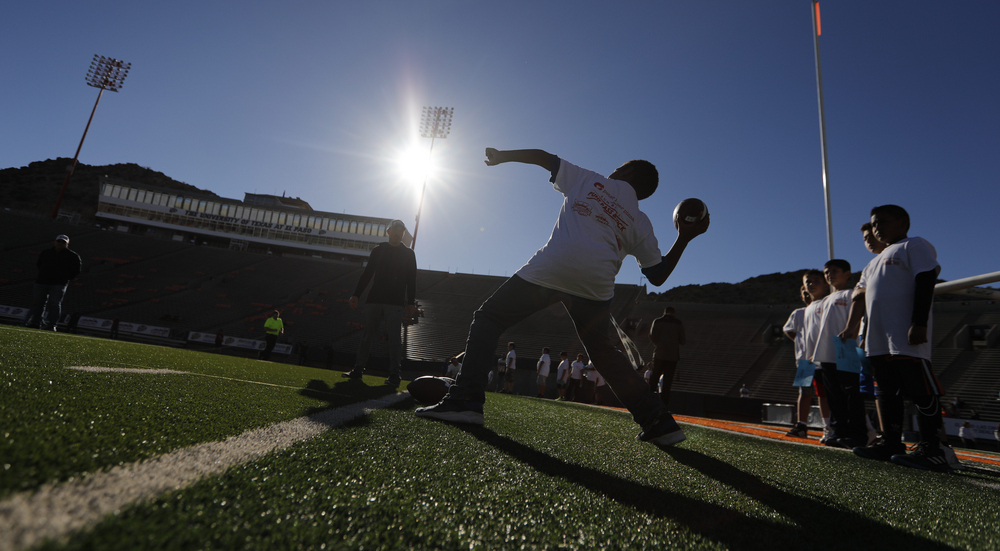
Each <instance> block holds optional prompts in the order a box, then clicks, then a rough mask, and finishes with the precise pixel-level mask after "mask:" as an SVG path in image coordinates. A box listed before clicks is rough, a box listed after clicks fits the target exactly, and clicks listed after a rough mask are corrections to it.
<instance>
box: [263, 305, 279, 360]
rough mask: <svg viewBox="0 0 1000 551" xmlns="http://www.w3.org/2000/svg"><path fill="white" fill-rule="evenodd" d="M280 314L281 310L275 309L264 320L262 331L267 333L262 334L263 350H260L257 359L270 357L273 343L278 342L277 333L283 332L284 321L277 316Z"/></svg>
mask: <svg viewBox="0 0 1000 551" xmlns="http://www.w3.org/2000/svg"><path fill="white" fill-rule="evenodd" d="M280 315H281V312H278V311H277V310H275V311H274V312H272V313H271V317H269V318H267V320H265V321H264V331H265V332H266V333H267V334H266V335H264V350H261V351H260V356H258V357H257V359H259V360H267V359H270V358H271V351H272V350H274V345H275V343H277V342H278V335H280V334H282V333H284V332H285V323H284V322H283V321H281V318H280V317H278V316H280Z"/></svg>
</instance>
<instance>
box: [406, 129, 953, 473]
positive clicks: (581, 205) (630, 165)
mask: <svg viewBox="0 0 1000 551" xmlns="http://www.w3.org/2000/svg"><path fill="white" fill-rule="evenodd" d="M504 163H522V164H528V165H534V166H538V167H540V168H542V169H543V170H545V171H547V172H549V174H550V178H549V182H551V183H552V187H553V189H554V190H555V191H557V192H559V193H561V194H562V195H563V203H562V206H561V208H560V210H559V214H558V217H557V219H556V224H555V227H554V228H553V230H552V234H551V235H550V237H549V239H548V241H547V242H546V244H545V245H544V246H543V247H542V248H541V249H539V250H538V251H537V252H536V253H535V255H534V256H532V257H531V259H529V260H528V262H527V263H526V264H525V265H524V266H523V267H521V269H519V270H518V271H517V273H515V274H514V275H513V276H511V278H510V279H508V280H507V281H506V282H505V283H504V284H503V285H501V286H500V288H499V289H497V291H496V292H495V293H494V294H493V296H491V297H490V298H489V299H487V300H486V302H484V303H483V305H482V306H480V307H479V309H478V310H477V311H476V313H475V315H474V316H473V321H472V325H471V327H470V329H469V336H468V340H467V345H466V350H465V363H464V366H463V368H462V369H461V371H460V372H459V373H458V375H457V380H456V382H455V384H454V385H452V386H451V387H450V390H449V391H448V394H447V395H446V396H445V398H444V399H443V400H442V401H441V402H439V403H438V404H435V405H433V406H429V407H423V408H418V409H417V410H416V412H415V414H416V415H417V416H418V417H423V418H427V419H435V420H439V421H449V422H457V423H469V424H475V425H482V424H483V418H484V415H483V413H484V412H483V405H484V403H485V401H486V399H485V398H486V397H485V390H486V386H487V381H488V379H489V373H490V371H492V364H493V361H494V357H493V352H494V351H495V350H496V345H497V343H498V341H499V340H500V336H501V334H502V333H503V332H504V331H505V330H506V329H507V328H509V327H511V326H513V325H515V324H517V323H518V322H520V321H521V320H523V319H525V318H527V317H528V316H530V315H532V314H534V313H535V312H537V311H539V310H542V309H544V308H548V307H550V306H553V305H555V304H557V303H561V304H562V305H563V306H564V307H565V310H566V311H567V313H568V314H569V316H570V317H571V319H572V321H573V324H574V326H575V327H576V330H577V334H578V336H579V337H580V341H581V342H582V343H583V345H584V348H585V349H586V351H587V354H588V356H590V359H591V361H592V362H593V363H594V366H595V368H596V370H597V371H598V372H599V373H600V374H601V375H602V376H604V377H605V378H606V379H607V382H608V385H609V386H610V387H611V389H612V390H613V391H614V393H615V395H616V397H617V398H618V399H619V401H620V402H621V403H622V404H623V405H624V406H625V408H626V409H628V411H629V412H630V413H631V414H632V418H633V420H634V421H635V422H636V423H637V424H638V425H639V426H640V427H641V429H642V430H641V432H640V433H639V435H638V436H637V437H636V439H637V440H639V441H642V442H649V443H651V444H655V445H657V446H670V445H674V444H677V443H679V442H681V441H683V440H684V439H685V434H684V431H683V429H682V428H681V427H680V426H679V425H678V424H677V422H676V421H675V420H674V418H673V416H672V415H671V413H670V412H669V411H668V410H667V406H666V404H664V403H663V401H662V400H661V398H660V397H659V396H657V395H656V394H655V393H654V392H653V390H652V389H651V388H650V385H649V384H648V383H647V382H646V381H644V380H643V378H642V376H641V375H640V374H638V373H637V372H636V370H635V368H634V367H633V365H632V363H631V362H630V361H629V359H628V358H626V357H625V355H624V354H623V353H622V352H621V351H620V350H619V349H618V347H617V344H616V341H617V338H612V336H611V299H612V298H613V296H614V285H615V276H616V275H617V274H618V271H619V270H620V269H621V263H622V260H623V259H624V258H625V257H626V256H633V257H635V259H636V261H637V262H638V264H639V267H640V268H641V269H642V273H643V275H644V276H645V277H646V278H647V280H648V281H649V282H650V283H651V284H653V285H656V286H659V285H662V284H663V283H665V282H666V280H667V278H668V277H669V276H670V274H671V273H672V272H673V270H674V268H675V267H676V266H677V263H678V262H679V260H680V258H681V256H682V254H683V253H684V250H685V249H686V247H687V246H688V244H690V243H691V241H693V240H694V239H695V238H696V237H698V236H699V235H701V234H703V233H705V232H706V231H707V230H708V227H709V224H710V219H709V216H708V215H707V213H706V215H705V216H704V217H703V218H702V219H701V220H699V221H696V222H692V223H684V222H681V221H678V220H677V219H675V220H674V228H675V229H676V230H677V237H676V238H675V240H674V242H673V244H672V245H671V247H670V249H669V250H668V251H667V253H666V254H662V253H661V249H660V247H659V242H658V241H657V239H656V236H655V235H654V232H653V226H652V223H651V222H650V220H649V218H648V217H647V216H646V214H645V213H643V212H642V211H641V210H640V209H639V205H638V202H639V201H641V200H642V199H645V198H647V197H649V196H650V195H652V194H653V193H654V192H655V191H656V188H657V186H658V183H659V175H658V173H657V170H656V167H655V166H653V165H652V164H651V163H649V162H648V161H643V160H633V161H628V162H626V163H625V164H623V165H621V166H620V167H618V168H617V169H615V170H614V171H613V172H612V173H611V174H610V175H609V176H607V177H605V176H602V175H600V174H598V173H596V172H593V171H590V170H586V169H583V168H581V167H578V166H576V165H573V164H572V163H569V162H567V161H566V160H565V159H560V158H559V157H558V156H556V155H553V154H551V153H548V152H546V151H543V150H540V149H521V150H506V151H502V150H497V149H493V148H487V149H486V165H487V166H496V165H500V164H504ZM909 227H910V218H909V215H908V214H907V212H906V210H904V209H903V208H902V207H898V206H895V205H884V206H880V207H876V208H874V209H872V211H871V222H870V228H869V227H868V226H866V228H867V229H866V228H863V229H862V231H864V232H867V233H868V234H870V236H868V237H866V243H867V244H868V245H869V248H870V249H871V250H872V252H873V253H875V254H876V255H877V256H876V257H875V259H873V260H872V261H871V262H869V264H868V265H867V266H866V267H865V269H864V270H863V272H862V274H861V278H860V281H859V282H858V284H857V285H856V286H855V287H854V288H853V289H850V288H848V286H847V281H848V279H849V277H850V275H851V273H850V272H851V268H850V264H848V263H847V262H846V261H841V260H831V261H830V262H828V263H827V264H826V266H825V269H824V272H822V273H820V272H818V271H813V272H810V273H808V274H807V275H806V277H805V290H806V292H807V293H808V299H807V300H809V301H810V304H809V306H807V307H806V308H805V310H804V311H803V312H802V313H801V314H793V316H792V318H793V319H792V321H793V324H792V335H791V336H792V337H793V338H796V340H798V339H799V335H800V334H801V346H800V347H799V346H797V347H796V348H797V351H798V352H799V353H800V356H799V357H800V358H802V359H804V360H808V362H803V363H808V364H809V365H811V366H814V367H818V368H819V369H818V370H817V371H819V374H818V376H817V374H816V373H815V372H813V373H810V375H813V377H812V379H813V381H815V383H814V384H815V385H816V388H817V389H822V390H821V391H820V394H821V395H822V396H823V397H824V401H825V402H826V404H827V405H828V406H829V411H830V413H829V426H830V428H831V434H830V435H829V436H828V437H827V438H826V442H827V443H828V444H830V445H833V446H839V447H843V448H851V449H853V451H854V453H855V454H857V455H859V456H862V457H866V458H869V459H876V460H882V461H892V462H894V463H899V464H902V465H906V466H910V467H917V468H921V469H928V470H935V471H949V470H951V467H950V466H949V463H948V457H947V456H946V451H950V448H945V447H943V446H942V443H941V438H940V436H939V433H940V431H941V427H942V422H941V408H940V406H939V400H938V398H939V396H940V395H941V394H943V392H942V388H941V385H940V383H939V382H938V380H937V378H936V377H935V375H934V373H933V372H932V371H931V368H930V359H931V345H930V343H929V342H928V336H929V335H932V334H933V330H932V320H931V303H932V301H933V294H934V285H935V283H936V281H937V275H938V273H939V272H940V266H939V265H938V263H937V253H936V252H935V250H934V247H933V246H932V245H931V244H930V243H928V242H927V241H926V240H924V239H922V238H919V237H907V232H908V231H909ZM661 255H662V256H661ZM581 258H586V259H588V265H589V267H590V269H588V270H579V269H578V266H579V260H580V259H581ZM830 286H832V287H833V289H834V292H833V293H832V294H831V293H829V288H830ZM828 295H829V296H828ZM796 316H798V317H796ZM797 319H801V323H799V322H797V321H795V320H797ZM862 320H864V322H865V329H864V331H861V329H860V328H861V323H862ZM859 335H861V336H862V338H863V341H864V354H863V355H864V357H865V358H866V359H867V361H868V362H870V365H871V370H872V373H873V374H874V378H875V382H876V383H877V391H876V396H877V398H876V400H877V405H878V411H879V420H880V425H881V431H882V432H881V436H880V437H878V438H877V439H875V440H874V441H869V439H868V435H867V432H868V431H867V427H866V423H865V417H866V416H865V410H864V402H863V401H862V399H861V395H860V384H859V381H860V378H859V375H858V371H860V368H859V367H856V366H854V365H853V364H858V363H860V362H859V358H858V356H857V352H856V351H855V349H854V346H855V345H854V341H853V339H857V338H858V336H859ZM616 337H617V336H616ZM852 354H853V364H852V362H850V361H849V360H850V359H851V358H850V356H851V355H852ZM803 367H804V368H806V367H808V366H805V365H804V366H803ZM800 384H802V383H801V382H800ZM801 388H803V396H804V397H805V396H806V394H807V391H806V390H805V389H806V388H807V387H806V386H802V387H801ZM904 397H906V398H910V399H911V400H912V401H913V402H914V403H915V404H916V406H917V409H918V411H919V420H920V441H919V443H918V445H917V447H916V449H915V450H914V451H913V452H912V453H906V447H905V446H904V444H903V442H902V436H903V414H904V410H903V399H904ZM808 398H809V399H811V395H810V396H808ZM803 402H804V405H805V407H804V408H803V407H800V408H799V424H797V425H796V426H795V427H794V428H793V434H797V435H799V436H804V433H805V420H806V418H807V414H808V411H809V400H808V399H807V400H804V401H803ZM821 403H822V402H821Z"/></svg>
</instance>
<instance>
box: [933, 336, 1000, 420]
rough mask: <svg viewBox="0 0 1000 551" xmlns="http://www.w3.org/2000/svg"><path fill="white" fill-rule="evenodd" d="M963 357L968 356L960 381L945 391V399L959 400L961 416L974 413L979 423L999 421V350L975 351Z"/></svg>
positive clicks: (958, 379) (947, 387)
mask: <svg viewBox="0 0 1000 551" xmlns="http://www.w3.org/2000/svg"><path fill="white" fill-rule="evenodd" d="M966 354H968V355H970V361H969V365H968V367H966V368H965V369H964V370H963V372H962V374H961V377H958V378H957V380H956V381H955V382H954V383H952V385H951V386H946V387H945V391H946V392H947V395H948V396H949V397H951V398H954V397H961V398H962V401H964V402H965V404H966V406H965V409H964V410H963V411H962V413H965V414H967V413H968V412H969V410H970V409H975V410H976V411H977V412H979V415H980V416H981V418H982V419H992V420H1000V400H998V393H1000V350H997V349H986V350H977V351H973V352H966Z"/></svg>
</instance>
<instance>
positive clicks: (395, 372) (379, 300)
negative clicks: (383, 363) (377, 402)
mask: <svg viewBox="0 0 1000 551" xmlns="http://www.w3.org/2000/svg"><path fill="white" fill-rule="evenodd" d="M405 231H406V226H405V225H404V224H403V222H402V221H401V220H393V221H392V222H390V223H389V227H388V228H386V235H388V236H389V241H388V242H387V243H381V244H379V246H377V247H375V248H374V249H373V250H372V254H371V256H370V257H368V265H367V266H365V271H364V273H362V274H361V279H360V280H359V281H358V286H357V288H356V289H355V290H354V295H352V296H351V298H350V300H349V301H348V304H349V305H350V306H351V308H352V309H354V308H357V307H358V297H360V296H361V295H362V294H363V293H364V292H365V288H367V287H368V284H369V283H371V285H372V287H371V290H370V291H369V292H368V300H367V301H366V303H365V329H364V334H363V335H362V336H361V346H360V347H359V348H358V359H357V361H355V363H354V369H353V370H351V371H349V372H348V373H345V374H344V376H345V377H350V378H352V379H360V378H361V374H362V373H364V370H365V366H366V365H367V364H368V356H369V354H371V347H372V344H373V341H374V337H375V335H376V334H377V333H378V329H379V325H380V324H381V323H382V322H383V321H384V322H385V329H386V337H387V338H388V341H389V377H388V378H387V379H386V380H385V383H386V384H387V385H389V386H399V383H400V379H399V365H400V359H401V356H402V352H403V351H402V347H401V343H400V337H399V333H400V327H401V325H402V322H403V310H404V309H405V310H406V314H407V316H410V317H412V316H413V315H414V314H416V311H417V307H416V304H415V298H414V294H415V293H416V290H417V257H416V255H414V254H413V249H410V248H409V247H407V246H406V245H404V244H403V233H404V232H405ZM373 280H374V281H373Z"/></svg>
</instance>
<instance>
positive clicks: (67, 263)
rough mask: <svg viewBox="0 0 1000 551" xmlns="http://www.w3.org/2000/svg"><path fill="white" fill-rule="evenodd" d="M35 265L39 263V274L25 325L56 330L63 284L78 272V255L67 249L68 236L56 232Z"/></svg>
mask: <svg viewBox="0 0 1000 551" xmlns="http://www.w3.org/2000/svg"><path fill="white" fill-rule="evenodd" d="M35 265H36V266H38V278H37V279H35V293H34V294H35V297H34V304H33V306H32V307H31V311H29V312H28V317H27V318H25V320H24V325H25V326H26V327H34V328H36V329H45V330H50V331H55V330H56V324H57V323H59V317H60V316H61V315H62V300H63V297H64V296H66V287H68V286H69V282H70V281H71V280H73V279H75V278H76V276H78V275H80V265H81V262H80V255H78V254H76V253H75V252H73V251H71V250H70V249H69V237H66V236H65V235H57V236H56V239H55V242H54V243H53V247H52V248H51V249H46V250H44V251H42V253H41V254H39V255H38V261H37V262H36V263H35ZM43 313H44V317H43V315H42V314H43Z"/></svg>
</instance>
